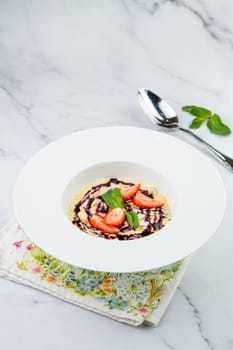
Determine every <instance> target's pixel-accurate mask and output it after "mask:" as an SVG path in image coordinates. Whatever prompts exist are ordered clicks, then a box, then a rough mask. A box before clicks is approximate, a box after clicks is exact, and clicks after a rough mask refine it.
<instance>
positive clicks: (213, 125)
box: [182, 106, 231, 136]
mask: <svg viewBox="0 0 233 350" xmlns="http://www.w3.org/2000/svg"><path fill="white" fill-rule="evenodd" d="M182 109H183V111H185V112H188V113H190V114H192V115H194V116H195V118H194V119H193V121H192V123H191V124H190V125H189V127H190V128H191V129H198V128H200V126H201V125H202V124H203V123H204V122H205V121H207V127H208V128H209V130H210V131H211V132H212V133H213V134H216V135H221V136H227V135H230V133H231V129H230V128H229V127H228V126H227V125H225V124H223V122H222V120H221V118H220V116H219V115H217V114H214V113H212V112H211V111H210V110H209V109H206V108H203V107H197V106H184V107H182Z"/></svg>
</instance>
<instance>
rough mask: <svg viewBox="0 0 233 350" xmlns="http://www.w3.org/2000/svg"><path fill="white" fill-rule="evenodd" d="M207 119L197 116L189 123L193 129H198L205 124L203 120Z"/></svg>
mask: <svg viewBox="0 0 233 350" xmlns="http://www.w3.org/2000/svg"><path fill="white" fill-rule="evenodd" d="M205 120H206V118H205V117H204V118H203V117H196V118H194V119H193V121H192V123H191V124H190V125H189V127H190V128H191V129H198V128H200V126H201V125H202V124H203V122H204V121H205Z"/></svg>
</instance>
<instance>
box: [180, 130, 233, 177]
mask: <svg viewBox="0 0 233 350" xmlns="http://www.w3.org/2000/svg"><path fill="white" fill-rule="evenodd" d="M178 129H179V130H181V131H184V132H185V133H186V134H189V135H192V136H193V137H194V138H195V139H196V140H198V141H200V142H201V143H202V145H203V146H204V147H205V148H206V149H207V150H208V151H209V152H210V153H211V154H212V155H213V156H214V157H215V158H216V159H218V160H219V161H220V163H222V165H224V166H225V167H226V168H228V169H229V170H231V171H233V159H232V158H230V157H227V156H226V155H225V154H223V153H221V152H219V151H218V150H217V149H216V148H214V147H213V146H211V145H210V144H209V143H207V142H206V141H204V140H202V139H201V138H200V137H199V136H197V135H196V134H194V133H193V132H192V131H190V130H188V129H184V128H181V127H178Z"/></svg>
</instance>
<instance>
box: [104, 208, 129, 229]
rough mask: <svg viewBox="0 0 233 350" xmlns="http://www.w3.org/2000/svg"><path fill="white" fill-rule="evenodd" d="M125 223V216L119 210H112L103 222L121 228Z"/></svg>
mask: <svg viewBox="0 0 233 350" xmlns="http://www.w3.org/2000/svg"><path fill="white" fill-rule="evenodd" d="M124 221H125V214H124V212H123V210H122V209H121V208H114V209H111V210H109V211H108V212H107V215H106V216H105V218H104V222H105V224H107V225H113V226H117V227H119V226H121V225H122V224H123V222H124Z"/></svg>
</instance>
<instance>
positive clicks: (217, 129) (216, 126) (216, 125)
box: [207, 114, 231, 136]
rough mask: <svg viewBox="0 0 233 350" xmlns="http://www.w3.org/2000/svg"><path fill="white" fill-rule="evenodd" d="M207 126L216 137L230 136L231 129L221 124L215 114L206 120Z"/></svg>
mask: <svg viewBox="0 0 233 350" xmlns="http://www.w3.org/2000/svg"><path fill="white" fill-rule="evenodd" d="M207 126H208V128H209V129H210V131H211V132H212V133H213V134H216V135H222V136H226V135H230V133H231V129H230V128H229V127H228V126H227V125H225V124H223V122H222V120H221V118H220V117H219V115H217V114H213V115H212V117H211V118H210V119H209V120H208V123H207Z"/></svg>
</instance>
